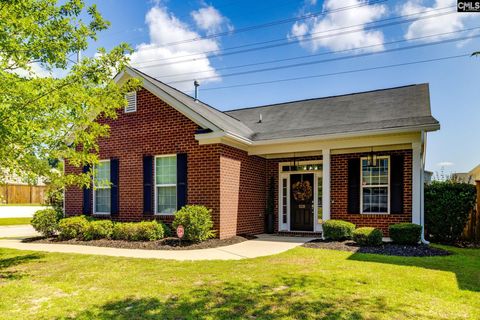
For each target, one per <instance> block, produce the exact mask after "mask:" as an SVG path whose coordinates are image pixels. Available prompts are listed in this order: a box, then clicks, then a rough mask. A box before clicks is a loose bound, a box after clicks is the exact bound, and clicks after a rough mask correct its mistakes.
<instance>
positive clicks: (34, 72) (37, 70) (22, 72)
mask: <svg viewBox="0 0 480 320" xmlns="http://www.w3.org/2000/svg"><path fill="white" fill-rule="evenodd" d="M29 66H30V70H26V69H15V70H13V73H15V74H18V75H19V76H21V77H25V78H32V77H40V78H46V77H49V76H51V75H52V74H51V73H50V72H49V71H48V70H46V69H44V68H43V67H42V66H41V65H40V64H39V63H36V62H35V63H30V64H29Z"/></svg>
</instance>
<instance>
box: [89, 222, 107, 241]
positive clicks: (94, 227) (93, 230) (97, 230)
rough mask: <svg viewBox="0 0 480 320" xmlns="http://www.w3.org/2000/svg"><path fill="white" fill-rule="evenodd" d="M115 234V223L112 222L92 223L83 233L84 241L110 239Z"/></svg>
mask: <svg viewBox="0 0 480 320" xmlns="http://www.w3.org/2000/svg"><path fill="white" fill-rule="evenodd" d="M112 233H113V222H112V221H110V220H96V221H90V222H89V223H88V226H87V228H86V230H85V231H84V233H83V239H84V240H87V241H88V240H98V239H110V238H111V237H112Z"/></svg>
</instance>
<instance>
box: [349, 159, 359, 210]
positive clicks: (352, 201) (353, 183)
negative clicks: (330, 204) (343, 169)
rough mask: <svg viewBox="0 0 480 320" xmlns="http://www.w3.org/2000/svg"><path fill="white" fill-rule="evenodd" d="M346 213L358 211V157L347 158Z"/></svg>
mask: <svg viewBox="0 0 480 320" xmlns="http://www.w3.org/2000/svg"><path fill="white" fill-rule="evenodd" d="M348 213H360V158H354V159H349V160H348Z"/></svg>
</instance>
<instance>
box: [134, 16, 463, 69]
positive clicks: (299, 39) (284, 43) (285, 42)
mask: <svg viewBox="0 0 480 320" xmlns="http://www.w3.org/2000/svg"><path fill="white" fill-rule="evenodd" d="M448 8H452V7H444V8H438V9H432V10H428V11H424V12H417V13H413V14H408V15H400V16H396V17H391V18H387V19H381V20H377V21H372V22H370V23H367V24H357V25H351V26H346V27H341V28H334V29H329V30H325V31H320V32H314V33H311V34H310V35H315V34H322V33H327V34H326V35H323V36H316V37H311V38H308V39H303V38H302V37H300V36H297V37H291V38H290V39H287V40H285V38H281V39H274V40H268V41H261V42H255V43H250V44H245V45H240V46H234V47H229V48H224V49H222V50H210V51H204V52H197V53H192V54H187V55H182V56H179V57H170V58H161V59H152V60H145V61H142V62H139V63H136V64H135V65H136V66H137V67H139V68H141V65H142V64H145V63H148V62H155V61H167V60H172V59H180V58H187V57H192V56H201V55H205V54H214V55H212V56H211V57H210V58H217V57H221V56H228V55H233V54H240V53H246V52H251V51H257V50H265V49H270V48H275V47H280V46H287V45H291V44H295V43H297V42H310V41H314V40H318V39H323V38H331V37H334V36H339V35H340V36H341V35H345V34H349V33H355V32H359V31H367V30H372V29H378V28H382V27H389V26H393V25H397V24H404V23H408V22H414V21H418V20H423V19H429V18H435V17H439V16H443V15H448V14H452V13H456V11H447V12H440V13H437V14H433V15H426V16H425V15H424V16H420V17H416V18H412V19H406V20H401V21H393V22H390V23H385V24H381V25H372V24H376V23H379V22H385V21H391V20H395V19H402V18H406V17H410V16H415V15H421V14H425V13H427V12H434V11H439V10H445V9H448ZM366 25H367V27H365V26H366ZM368 25H370V26H368ZM354 27H360V28H358V29H354V30H346V31H343V32H338V33H330V32H332V31H338V30H344V29H349V28H354ZM292 39H295V40H294V41H292ZM275 42H281V43H277V44H271V45H267V46H263V47H255V48H250V49H244V50H238V51H233V52H225V51H229V50H234V49H240V48H245V47H252V46H256V45H262V44H267V43H275ZM156 49H158V47H157V48H148V49H145V50H143V51H147V50H148V51H149V50H156ZM197 58H198V57H197ZM197 58H192V59H185V60H179V61H173V62H166V63H162V64H153V65H148V66H145V68H146V67H151V66H164V65H171V64H177V63H184V62H191V61H195V60H197Z"/></svg>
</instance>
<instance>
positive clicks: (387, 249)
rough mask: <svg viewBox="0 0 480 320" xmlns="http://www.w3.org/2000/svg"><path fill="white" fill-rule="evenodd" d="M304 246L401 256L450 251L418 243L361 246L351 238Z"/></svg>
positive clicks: (427, 255) (439, 253) (428, 254)
mask: <svg viewBox="0 0 480 320" xmlns="http://www.w3.org/2000/svg"><path fill="white" fill-rule="evenodd" d="M303 247H305V248H313V249H330V250H340V251H349V252H355V253H374V254H382V255H387V256H401V257H430V256H448V255H450V254H451V253H450V252H448V251H446V250H443V249H439V248H434V247H431V246H429V245H425V244H419V245H415V246H406V245H399V244H394V243H384V244H383V245H381V246H378V247H361V246H359V245H358V244H356V243H355V242H353V241H351V240H347V241H325V240H320V239H318V240H313V241H310V242H307V243H305V244H303Z"/></svg>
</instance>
